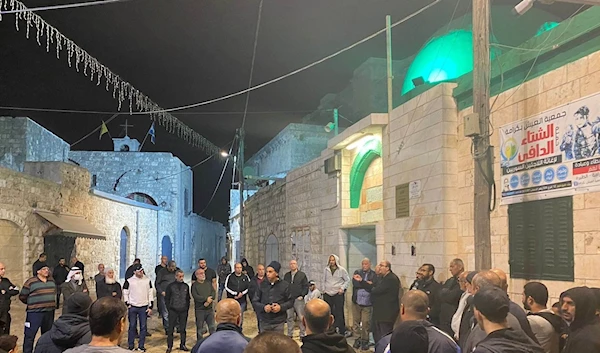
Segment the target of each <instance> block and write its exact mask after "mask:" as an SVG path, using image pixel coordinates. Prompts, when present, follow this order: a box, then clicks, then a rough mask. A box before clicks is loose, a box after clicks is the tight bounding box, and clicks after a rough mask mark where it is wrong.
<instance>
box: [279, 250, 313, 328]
mask: <svg viewBox="0 0 600 353" xmlns="http://www.w3.org/2000/svg"><path fill="white" fill-rule="evenodd" d="M283 280H284V281H286V282H287V283H289V284H290V295H291V296H292V298H294V306H293V307H291V308H289V309H288V310H287V328H288V336H290V337H292V336H293V333H294V324H295V321H296V320H295V319H294V314H296V316H297V318H298V320H299V321H300V338H302V337H304V336H306V328H305V326H304V321H303V318H304V305H305V304H304V296H306V295H307V294H308V278H306V274H305V273H304V272H302V271H300V270H298V262H297V261H296V260H292V261H290V271H289V272H288V273H286V274H285V275H284V276H283Z"/></svg>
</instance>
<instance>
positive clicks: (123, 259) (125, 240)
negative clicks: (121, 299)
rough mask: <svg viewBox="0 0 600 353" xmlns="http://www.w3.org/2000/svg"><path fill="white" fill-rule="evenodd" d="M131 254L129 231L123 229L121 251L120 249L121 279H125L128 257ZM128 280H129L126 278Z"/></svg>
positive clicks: (125, 228)
mask: <svg viewBox="0 0 600 353" xmlns="http://www.w3.org/2000/svg"><path fill="white" fill-rule="evenodd" d="M128 252H129V229H128V228H127V227H123V229H121V234H120V249H119V277H121V278H125V272H126V271H127V266H128V265H129V261H127V255H128ZM125 279H127V278H125Z"/></svg>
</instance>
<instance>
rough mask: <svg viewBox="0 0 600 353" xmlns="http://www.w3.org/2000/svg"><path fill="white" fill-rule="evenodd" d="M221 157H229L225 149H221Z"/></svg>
mask: <svg viewBox="0 0 600 353" xmlns="http://www.w3.org/2000/svg"><path fill="white" fill-rule="evenodd" d="M221 157H223V158H227V157H229V153H227V151H221Z"/></svg>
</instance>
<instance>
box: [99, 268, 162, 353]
mask: <svg viewBox="0 0 600 353" xmlns="http://www.w3.org/2000/svg"><path fill="white" fill-rule="evenodd" d="M133 273H134V275H133V276H132V277H130V278H128V279H126V280H125V284H124V285H123V299H124V301H125V304H127V307H128V308H129V315H128V316H129V332H128V334H127V345H128V346H129V350H133V349H134V344H135V336H136V332H137V322H138V319H139V320H140V335H139V336H140V341H139V344H138V350H140V351H142V352H145V351H146V347H144V343H146V333H147V332H148V327H147V320H148V315H152V299H153V298H152V281H150V279H149V278H148V277H146V276H144V269H143V268H142V265H136V266H135V267H134V271H133ZM92 306H93V305H92ZM92 333H93V329H92Z"/></svg>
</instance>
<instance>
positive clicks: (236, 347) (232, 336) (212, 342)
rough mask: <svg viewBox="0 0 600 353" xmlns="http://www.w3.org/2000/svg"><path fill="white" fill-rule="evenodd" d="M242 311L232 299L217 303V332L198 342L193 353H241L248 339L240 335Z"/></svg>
mask: <svg viewBox="0 0 600 353" xmlns="http://www.w3.org/2000/svg"><path fill="white" fill-rule="evenodd" d="M241 315H242V311H241V308H240V304H239V303H238V302H237V301H235V300H233V299H223V300H221V301H220V302H218V303H217V314H216V319H217V323H218V325H217V331H216V332H215V333H213V334H212V335H210V336H208V337H206V338H205V339H203V340H200V341H198V343H196V345H195V346H194V348H193V349H192V352H193V353H214V352H227V353H242V352H243V351H244V349H245V348H246V346H247V345H248V342H250V339H249V338H248V337H246V336H244V335H243V334H242V328H241V327H240V326H239V324H240V321H241V320H242V318H241Z"/></svg>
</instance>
